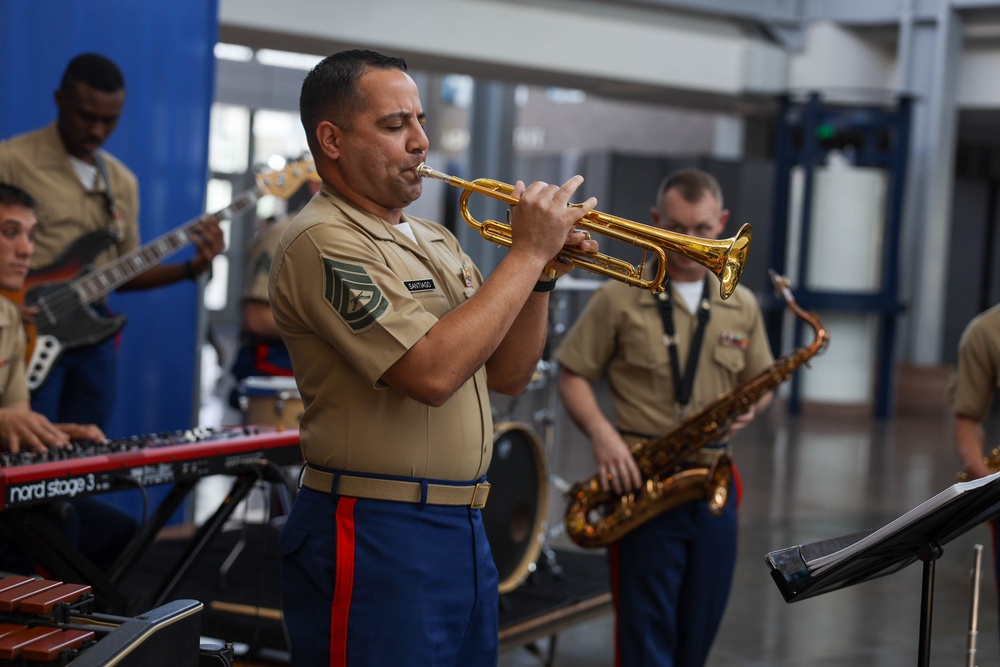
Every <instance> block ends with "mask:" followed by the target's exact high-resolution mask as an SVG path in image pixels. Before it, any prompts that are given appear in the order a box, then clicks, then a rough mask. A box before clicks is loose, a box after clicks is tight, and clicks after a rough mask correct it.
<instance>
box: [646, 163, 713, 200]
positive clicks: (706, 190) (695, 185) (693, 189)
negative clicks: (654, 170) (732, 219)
mask: <svg viewBox="0 0 1000 667" xmlns="http://www.w3.org/2000/svg"><path fill="white" fill-rule="evenodd" d="M668 190H676V191H677V193H678V194H679V195H680V196H681V197H682V198H683V199H684V201H686V202H688V203H690V204H695V203H697V202H699V201H701V198H702V197H704V196H705V195H706V194H707V195H709V196H711V197H712V199H714V200H715V201H717V202H718V203H719V208H720V209H721V208H722V187H720V186H719V182H718V181H717V180H715V176H712V175H711V174H710V173H708V172H707V171H702V170H701V169H693V168H689V169H679V170H677V171H675V172H673V173H672V174H668V175H667V177H666V178H664V179H663V181H662V182H661V183H660V187H659V188H658V189H657V190H656V207H657V208H659V207H660V206H662V205H663V195H665V194H667V191H668Z"/></svg>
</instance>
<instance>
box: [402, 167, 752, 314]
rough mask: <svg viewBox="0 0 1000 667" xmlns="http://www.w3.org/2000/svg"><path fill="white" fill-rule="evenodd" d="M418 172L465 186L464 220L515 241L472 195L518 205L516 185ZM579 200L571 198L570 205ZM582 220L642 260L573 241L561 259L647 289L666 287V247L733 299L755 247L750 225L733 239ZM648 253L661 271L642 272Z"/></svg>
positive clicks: (598, 217)
mask: <svg viewBox="0 0 1000 667" xmlns="http://www.w3.org/2000/svg"><path fill="white" fill-rule="evenodd" d="M416 172H417V175H418V176H422V177H424V178H436V179H437V180H439V181H444V182H445V183H448V184H449V185H454V186H455V187H459V188H462V189H463V190H465V192H463V193H462V197H461V199H460V200H459V207H460V209H461V211H462V217H463V218H465V221H466V222H468V223H469V224H470V225H471V226H472V227H474V228H476V229H477V230H479V233H480V234H481V235H482V237H483V238H484V239H486V240H487V241H492V242H493V243H498V244H500V245H503V246H507V247H508V248H509V247H510V245H511V243H512V242H513V237H512V235H511V229H510V225H508V224H505V223H501V222H497V221H496V220H486V221H485V222H480V221H478V220H476V219H475V218H474V217H473V216H472V215H471V214H470V213H469V197H471V196H472V194H473V193H479V194H482V195H486V196H487V197H492V198H494V199H499V200H500V201H502V202H506V203H507V204H509V205H511V206H515V205H517V203H518V202H519V201H520V200H519V199H518V198H517V197H514V196H513V195H512V194H511V193H512V192H513V191H514V186H512V185H509V184H507V183H501V182H500V181H494V180H492V179H488V178H480V179H477V180H475V181H466V180H462V179H461V178H457V177H455V176H449V175H448V174H445V173H442V172H440V171H437V170H435V169H432V168H430V167H428V166H427V165H426V164H420V165H419V166H418V167H417V169H416ZM575 205H576V204H571V206H575ZM577 226H578V227H579V228H581V229H585V230H587V231H589V232H593V233H595V234H602V235H604V236H607V237H609V238H612V239H616V240H618V241H623V242H625V243H628V244H630V245H634V246H638V247H640V248H642V249H643V253H642V261H641V262H640V263H639V264H638V265H633V264H630V263H629V262H626V261H624V260H621V259H617V258H615V257H611V256H609V255H605V254H601V253H593V254H592V253H586V252H583V251H581V250H579V249H578V248H574V247H570V246H565V247H563V249H562V251H561V252H560V253H559V255H557V257H558V258H559V259H562V260H565V261H567V262H569V263H570V264H572V265H573V266H576V267H579V268H581V269H585V270H587V271H590V272H591V273H596V274H600V275H603V276H606V277H608V278H613V279H615V280H620V281H621V282H623V283H626V284H628V285H632V286H633V287H642V288H645V289H648V290H649V291H650V292H652V293H653V294H658V293H659V292H662V291H663V288H664V287H665V283H666V279H667V255H666V253H667V251H668V250H669V251H671V252H676V253H678V254H680V255H683V256H685V257H687V258H688V259H691V260H694V261H696V262H698V263H699V264H701V265H702V266H704V267H705V268H707V269H708V270H709V271H711V272H712V273H714V274H715V275H716V276H718V278H719V280H720V281H721V286H720V289H719V291H720V292H721V294H722V298H723V299H728V298H729V296H730V295H731V294H732V293H733V290H735V289H736V285H737V283H739V281H740V275H741V274H742V273H743V267H744V265H745V264H746V259H747V253H748V252H749V251H750V238H751V233H750V225H743V226H742V227H740V230H739V232H737V234H736V236H734V237H732V238H729V239H719V240H713V239H701V238H697V237H694V236H686V235H684V234H677V233H675V232H668V231H665V230H662V229H657V228H656V227H653V226H651V225H644V224H642V223H638V222H632V221H631V220H626V219H625V218H618V217H615V216H613V215H608V214H606V213H600V212H598V211H591V212H590V213H588V214H586V215H585V216H583V218H581V219H580V221H579V222H578V223H577ZM649 253H652V254H653V255H654V256H655V257H656V260H657V262H656V273H655V275H654V276H653V277H652V278H644V277H643V273H644V271H645V267H646V261H647V259H648V258H649Z"/></svg>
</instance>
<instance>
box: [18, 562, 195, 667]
mask: <svg viewBox="0 0 1000 667" xmlns="http://www.w3.org/2000/svg"><path fill="white" fill-rule="evenodd" d="M202 608H203V605H202V604H201V603H200V602H197V601H195V600H176V601H174V602H171V603H169V604H167V605H164V606H162V607H158V608H156V609H154V610H152V611H150V612H147V613H145V614H141V615H139V616H137V617H135V618H126V617H120V616H111V615H108V614H99V613H95V612H94V596H93V594H92V592H91V588H90V586H86V585H82V584H64V583H62V582H59V581H53V580H48V579H32V578H30V577H21V576H10V577H5V578H3V579H0V667H22V666H24V665H31V666H32V667H43V666H46V665H52V666H53V667H54V666H56V665H72V666H73V667H96V666H97V665H119V666H123V667H124V666H132V665H134V666H136V667H138V666H139V665H142V666H143V667H159V666H161V665H162V666H163V667H167V666H170V667H173V666H175V665H191V664H197V661H198V654H199V643H200V629H201V628H200V617H199V613H200V612H201V610H202Z"/></svg>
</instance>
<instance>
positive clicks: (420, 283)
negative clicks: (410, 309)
mask: <svg viewBox="0 0 1000 667" xmlns="http://www.w3.org/2000/svg"><path fill="white" fill-rule="evenodd" d="M403 284H404V285H406V289H408V290H410V291H411V292H430V291H431V290H433V289H434V281H433V280H432V279H431V278H425V279H423V280H404V281H403Z"/></svg>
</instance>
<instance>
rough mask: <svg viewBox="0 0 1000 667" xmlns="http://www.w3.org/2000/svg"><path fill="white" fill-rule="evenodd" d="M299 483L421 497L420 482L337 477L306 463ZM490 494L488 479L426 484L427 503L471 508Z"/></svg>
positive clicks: (401, 498) (360, 494) (381, 496)
mask: <svg viewBox="0 0 1000 667" xmlns="http://www.w3.org/2000/svg"><path fill="white" fill-rule="evenodd" d="M334 479H337V480H338V482H337V488H336V489H334V488H333V483H334ZM302 486H304V487H307V488H310V489H312V490H313V491H319V492H321V493H334V492H336V493H337V494H338V495H341V496H353V497H355V498H371V499H373V500H394V501H396V502H401V503H419V502H420V500H421V488H420V487H421V484H420V482H407V481H403V480H397V479H382V478H377V477H358V476H356V475H340V476H339V477H337V476H335V475H334V474H333V473H332V472H323V471H322V470H317V469H316V468H313V467H311V466H308V465H307V466H305V467H304V468H303V469H302ZM489 495H490V483H489V482H479V483H478V484H472V485H468V486H453V485H451V484H428V485H427V500H426V503H427V504H428V505H468V506H469V507H471V508H473V509H482V508H483V507H485V506H486V498H487V497H488V496H489Z"/></svg>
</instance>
